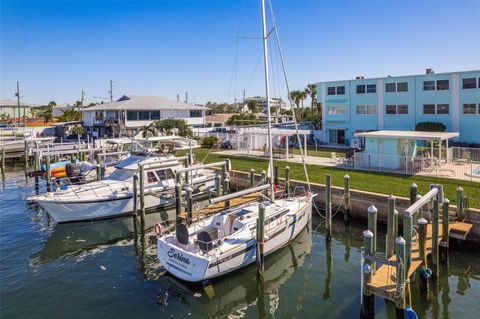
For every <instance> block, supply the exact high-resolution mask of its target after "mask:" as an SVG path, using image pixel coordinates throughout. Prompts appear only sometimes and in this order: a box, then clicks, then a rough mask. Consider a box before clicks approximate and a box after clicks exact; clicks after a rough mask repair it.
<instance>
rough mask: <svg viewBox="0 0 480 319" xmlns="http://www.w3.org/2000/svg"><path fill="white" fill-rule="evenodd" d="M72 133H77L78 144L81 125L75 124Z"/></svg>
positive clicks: (81, 133)
mask: <svg viewBox="0 0 480 319" xmlns="http://www.w3.org/2000/svg"><path fill="white" fill-rule="evenodd" d="M72 133H73V134H77V138H78V144H80V137H81V136H82V135H83V126H81V125H76V126H74V127H73V128H72Z"/></svg>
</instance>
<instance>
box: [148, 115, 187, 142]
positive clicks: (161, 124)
mask: <svg viewBox="0 0 480 319" xmlns="http://www.w3.org/2000/svg"><path fill="white" fill-rule="evenodd" d="M153 126H154V127H155V129H156V130H157V131H158V132H160V133H161V134H163V135H171V134H172V133H173V129H177V130H178V135H180V136H183V137H189V138H192V137H193V132H192V130H191V129H190V127H189V126H188V124H187V122H186V121H185V120H180V119H163V120H158V121H155V122H154V123H153Z"/></svg>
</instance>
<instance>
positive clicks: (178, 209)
mask: <svg viewBox="0 0 480 319" xmlns="http://www.w3.org/2000/svg"><path fill="white" fill-rule="evenodd" d="M181 214H182V186H181V185H180V183H177V184H175V215H176V223H177V224H178V223H179V220H180V215H181Z"/></svg>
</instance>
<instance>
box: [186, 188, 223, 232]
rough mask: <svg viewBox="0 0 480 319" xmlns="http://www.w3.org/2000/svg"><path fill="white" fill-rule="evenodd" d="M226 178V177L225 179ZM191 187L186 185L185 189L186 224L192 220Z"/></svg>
mask: <svg viewBox="0 0 480 319" xmlns="http://www.w3.org/2000/svg"><path fill="white" fill-rule="evenodd" d="M226 180H228V178H227V179H226ZM226 180H225V181H226ZM192 192H193V190H192V188H191V187H190V186H188V187H187V188H186V189H185V199H186V202H187V203H186V210H187V224H189V225H190V224H191V222H192V210H193V203H192Z"/></svg>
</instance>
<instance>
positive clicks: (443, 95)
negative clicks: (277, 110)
mask: <svg viewBox="0 0 480 319" xmlns="http://www.w3.org/2000/svg"><path fill="white" fill-rule="evenodd" d="M317 87H318V90H317V91H318V96H317V99H318V103H321V104H322V106H323V108H322V112H323V113H322V134H321V140H322V141H323V142H325V143H332V144H342V145H352V142H353V141H354V134H355V133H359V132H365V131H371V130H410V131H412V130H415V126H416V124H417V123H420V122H428V121H429V122H439V123H442V124H443V125H445V127H446V131H447V132H458V133H459V137H458V138H457V139H456V141H459V142H467V143H480V126H478V124H477V122H478V120H480V70H475V71H463V72H450V73H434V72H433V71H432V70H431V69H427V72H426V74H422V75H411V76H387V77H382V78H370V79H365V78H363V77H357V78H356V79H355V80H347V81H330V82H320V83H317ZM353 143H355V142H353Z"/></svg>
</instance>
